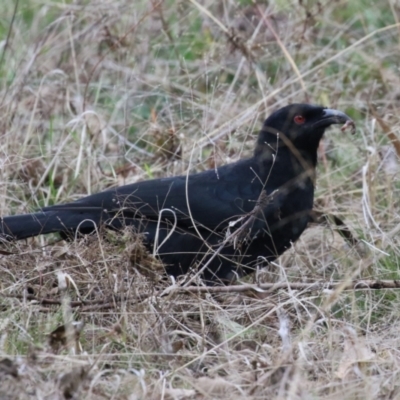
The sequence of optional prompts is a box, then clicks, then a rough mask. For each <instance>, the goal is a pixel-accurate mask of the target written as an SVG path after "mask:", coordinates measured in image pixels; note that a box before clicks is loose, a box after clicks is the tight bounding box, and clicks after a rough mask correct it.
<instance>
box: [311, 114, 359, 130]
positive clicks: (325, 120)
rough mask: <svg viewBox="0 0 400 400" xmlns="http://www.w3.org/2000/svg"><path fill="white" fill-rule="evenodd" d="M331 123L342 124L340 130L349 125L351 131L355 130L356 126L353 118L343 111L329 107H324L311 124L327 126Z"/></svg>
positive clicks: (318, 126)
mask: <svg viewBox="0 0 400 400" xmlns="http://www.w3.org/2000/svg"><path fill="white" fill-rule="evenodd" d="M333 124H343V126H342V131H343V130H345V129H347V128H348V127H351V133H354V132H355V129H356V126H355V124H354V122H353V120H352V119H351V118H350V117H349V116H348V115H346V114H345V113H344V112H341V111H338V110H334V109H331V108H325V109H324V110H323V113H322V116H321V118H320V119H319V120H318V121H317V122H316V123H315V124H314V125H313V127H315V128H320V127H323V128H327V127H328V126H330V125H333Z"/></svg>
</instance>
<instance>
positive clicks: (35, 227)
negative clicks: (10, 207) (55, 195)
mask: <svg viewBox="0 0 400 400" xmlns="http://www.w3.org/2000/svg"><path fill="white" fill-rule="evenodd" d="M55 208H56V207H55ZM102 217H104V215H103V213H102V212H101V210H100V209H99V208H96V207H95V208H93V209H91V210H90V211H89V212H88V210H87V209H86V210H85V211H84V212H82V210H71V209H69V210H68V209H64V210H57V209H55V210H52V207H49V210H43V211H41V212H37V213H33V214H22V215H13V216H8V217H3V218H0V239H5V240H21V239H26V238H29V237H33V236H38V235H43V234H47V233H55V232H63V233H70V234H71V233H74V232H75V231H77V230H79V232H82V233H89V232H91V231H93V230H94V229H95V226H98V225H99V223H100V222H101V219H102Z"/></svg>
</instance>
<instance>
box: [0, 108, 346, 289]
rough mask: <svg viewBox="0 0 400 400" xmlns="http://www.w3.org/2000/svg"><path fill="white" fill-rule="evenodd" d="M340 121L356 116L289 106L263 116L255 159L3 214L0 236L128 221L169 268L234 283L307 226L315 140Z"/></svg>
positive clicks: (84, 229)
mask: <svg viewBox="0 0 400 400" xmlns="http://www.w3.org/2000/svg"><path fill="white" fill-rule="evenodd" d="M296 118H297V119H296ZM303 119H304V121H303ZM296 121H297V122H296ZM335 123H340V124H341V123H350V124H353V123H352V121H351V120H350V118H349V117H348V116H346V115H345V114H343V113H341V112H339V111H336V110H330V109H325V108H323V107H319V106H311V105H304V104H294V105H290V106H287V107H284V108H282V109H280V110H278V111H276V112H275V113H273V114H272V115H271V116H270V117H269V118H268V119H267V120H266V121H265V123H264V125H263V128H262V130H261V132H260V134H259V136H258V140H257V144H256V148H255V151H254V155H253V157H251V158H248V159H243V160H240V161H237V162H235V163H232V164H227V165H224V166H221V167H218V168H215V169H212V170H207V171H204V172H200V173H196V174H190V175H187V176H177V177H171V178H161V179H154V180H148V181H143V182H138V183H134V184H131V185H126V186H121V187H117V188H113V189H109V190H106V191H104V192H100V193H97V194H94V195H90V196H87V197H84V198H82V199H80V200H77V201H75V202H72V203H67V204H60V205H55V206H50V207H45V208H43V209H42V210H40V211H39V212H37V213H33V214H26V215H16V216H7V217H4V218H2V219H1V221H0V222H1V224H0V237H1V238H3V239H4V238H7V239H8V240H9V239H11V240H20V239H25V238H28V237H32V236H37V235H40V234H46V233H52V232H60V233H62V234H64V235H68V234H70V235H71V234H74V233H76V232H79V233H82V234H87V233H90V232H93V230H94V229H95V226H102V225H105V226H109V227H111V228H113V229H121V228H123V227H124V226H127V225H129V226H132V227H133V229H135V231H137V232H139V233H142V234H143V235H144V238H145V244H146V245H147V246H148V248H149V249H150V250H152V251H153V252H154V253H155V254H157V255H158V256H159V257H160V258H161V260H162V261H163V263H164V265H165V268H166V272H167V274H170V275H174V276H178V275H181V274H183V273H186V272H187V271H188V270H189V268H190V267H193V266H195V265H197V266H199V267H200V268H201V267H202V266H204V271H203V274H202V276H203V278H204V279H205V280H206V281H208V282H213V283H215V282H218V281H222V282H227V281H231V280H232V279H234V278H235V276H238V275H239V276H242V275H246V274H249V273H251V272H252V271H253V270H254V269H255V267H256V265H258V264H259V263H265V262H266V261H272V260H274V259H275V258H276V257H278V256H279V255H280V254H282V253H283V252H284V251H285V250H286V249H287V248H288V247H290V245H291V243H293V242H295V241H296V240H297V239H298V238H299V236H300V235H301V233H302V232H303V231H304V229H305V228H306V227H307V224H308V220H309V213H310V211H311V209H312V206H313V199H314V180H315V166H316V162H317V161H316V160H317V148H318V144H319V141H320V139H321V138H322V135H323V133H324V131H325V129H326V128H327V127H328V126H330V125H331V124H335ZM229 232H230V236H229Z"/></svg>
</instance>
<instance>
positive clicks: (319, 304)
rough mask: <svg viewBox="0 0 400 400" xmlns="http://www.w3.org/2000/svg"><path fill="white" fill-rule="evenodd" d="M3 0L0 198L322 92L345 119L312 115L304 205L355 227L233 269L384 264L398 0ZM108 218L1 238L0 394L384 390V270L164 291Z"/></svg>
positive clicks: (190, 150) (193, 167)
mask: <svg viewBox="0 0 400 400" xmlns="http://www.w3.org/2000/svg"><path fill="white" fill-rule="evenodd" d="M3 3H4V4H2V15H3V20H2V21H3V22H2V24H0V35H1V40H2V41H1V42H0V46H1V51H2V53H1V54H2V56H1V60H0V62H1V63H0V77H1V80H0V91H1V93H0V94H1V96H0V107H1V114H0V132H1V138H2V140H1V143H0V166H1V177H2V179H1V186H0V191H1V196H0V211H1V215H8V214H12V213H22V212H27V211H31V210H34V209H37V208H38V207H40V206H43V205H49V204H54V203H57V202H64V201H71V200H75V199H77V198H80V197H82V196H84V195H87V194H89V193H93V192H97V191H99V190H102V189H105V188H107V187H110V186H111V185H115V184H119V185H120V184H124V183H131V182H135V181H138V180H142V179H149V178H152V177H158V176H172V175H176V174H181V173H186V172H187V171H188V170H190V171H200V170H203V169H207V168H212V167H214V166H215V165H221V164H223V163H226V162H230V161H233V160H237V159H239V158H240V157H244V156H247V155H249V154H250V153H251V151H252V148H253V143H254V137H255V134H256V130H257V127H259V126H260V124H261V121H262V119H263V118H265V116H266V115H267V114H268V113H269V112H271V111H272V110H274V109H276V108H278V107H280V106H282V105H286V104H288V103H290V102H305V101H309V102H312V103H322V104H326V105H329V106H332V107H335V108H338V109H340V110H343V111H345V112H347V113H348V114H349V115H351V116H352V117H353V118H354V119H355V121H356V123H357V135H356V136H355V137H349V136H347V135H341V134H340V133H331V134H329V135H327V139H326V141H325V143H324V148H325V152H324V154H323V156H322V157H321V162H320V166H319V171H318V172H319V176H318V188H317V197H318V207H319V208H320V209H322V210H323V211H325V212H328V213H334V214H336V215H339V216H340V217H341V218H342V219H343V220H344V221H345V222H346V224H347V225H348V226H349V227H350V229H351V230H352V232H353V233H354V234H355V235H356V236H357V237H358V238H360V239H362V240H363V242H362V243H363V244H362V246H360V248H358V249H353V248H350V247H349V246H348V244H346V243H345V242H344V241H343V239H342V238H341V237H340V236H339V235H338V234H337V233H335V232H334V231H333V230H332V229H331V228H330V227H321V226H318V227H311V228H310V229H308V230H307V232H306V233H304V235H303V236H302V238H301V239H300V240H299V242H298V243H297V244H296V246H295V248H294V249H292V250H291V251H289V252H288V253H286V254H285V255H283V256H282V257H281V258H280V259H279V260H278V261H277V262H276V263H274V265H271V266H270V268H269V269H268V270H267V271H260V273H259V274H258V276H257V277H252V278H251V279H250V281H251V280H254V279H257V280H258V281H260V282H270V281H275V282H305V283H306V282H314V281H316V280H326V281H330V280H332V279H340V280H343V281H346V280H349V279H353V278H371V279H398V278H399V269H400V262H399V260H400V257H399V248H400V246H399V239H398V236H399V231H400V229H399V228H398V227H399V222H400V221H399V220H400V218H399V211H400V205H399V200H398V199H399V188H400V187H399V183H398V176H399V165H398V161H397V157H396V155H395V154H394V151H393V149H394V147H393V146H392V144H391V143H390V140H393V136H390V134H393V133H394V134H397V135H399V127H400V116H399V115H400V112H399V110H400V89H399V88H400V78H399V76H398V67H399V61H398V54H399V48H400V25H399V24H398V21H399V18H400V8H399V6H398V5H397V3H396V2H393V1H389V0H388V1H385V2H370V1H367V0H355V1H340V0H338V1H332V0H331V1H325V0H323V1H318V2H317V1H316V2H305V1H287V2H284V1H279V0H276V1H270V2H269V6H268V7H266V6H265V4H264V3H263V2H260V4H259V5H254V4H253V3H252V2H251V1H246V0H243V1H234V0H228V1H224V2H222V1H221V2H215V1H211V0H201V1H200V0H190V1H179V2H174V1H166V0H165V1H162V0H161V1H159V2H158V1H156V0H155V1H152V2H149V1H144V0H136V1H134V2H131V1H126V0H117V1H113V2H111V1H107V0H99V1H96V2H95V1H91V0H88V1H85V2H73V3H71V2H59V3H58V2H42V1H40V0H39V1H33V0H20V2H19V4H18V8H17V10H16V13H15V18H13V12H14V4H13V3H15V2H3ZM378 3H379V4H378ZM395 3H396V4H395ZM396 24H397V25H396ZM374 118H376V119H374ZM388 130H389V131H388ZM389 139H390V140H389ZM104 235H105V237H103V236H102V237H101V238H98V237H96V236H93V237H88V238H83V239H80V240H78V241H76V242H70V243H64V242H57V243H54V241H55V240H54V239H55V238H43V237H41V238H35V239H32V240H29V241H27V242H21V243H16V244H10V245H9V247H8V248H6V247H2V250H7V251H9V252H11V253H12V254H11V255H1V256H0V257H1V258H0V271H1V291H0V296H1V297H0V312H1V317H0V382H1V383H0V397H1V398H2V399H32V398H39V399H63V398H74V399H82V398H85V399H104V398H110V399H130V400H133V399H227V398H229V399H231V400H233V399H235V400H236V399H278V398H279V399H283V398H290V399H297V398H299V399H300V398H301V399H310V398H313V399H320V398H321V399H322V398H324V399H358V398H360V399H361V398H362V399H395V398H400V386H399V383H398V382H399V373H400V353H399V347H400V343H399V335H398V331H399V329H400V312H399V311H398V310H399V309H400V297H399V293H398V291H397V290H388V289H387V290H377V291H366V290H363V291H343V290H340V289H338V290H336V291H334V292H310V291H306V290H304V291H301V290H281V291H278V292H275V293H273V294H271V293H269V294H268V293H258V294H254V293H235V292H232V293H230V294H226V293H224V294H223V293H220V294H206V293H201V294H200V293H197V294H196V293H190V294H182V293H177V292H169V291H168V288H170V287H171V285H175V284H178V283H179V282H172V281H165V280H162V279H160V276H159V274H158V271H159V269H160V265H159V264H158V262H157V260H155V259H153V258H152V257H151V256H150V255H149V254H147V253H146V251H145V250H144V249H143V246H142V245H141V242H140V238H137V237H133V236H132V235H131V234H130V233H128V232H123V233H122V234H121V235H118V234H115V233H110V232H106V233H104Z"/></svg>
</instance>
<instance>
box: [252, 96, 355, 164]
mask: <svg viewBox="0 0 400 400" xmlns="http://www.w3.org/2000/svg"><path fill="white" fill-rule="evenodd" d="M333 124H342V125H343V128H345V127H347V126H351V127H352V129H353V130H354V122H353V121H352V120H351V118H350V117H349V116H347V115H346V114H345V113H343V112H341V111H338V110H333V109H330V108H326V107H321V106H315V105H311V104H291V105H289V106H286V107H283V108H280V109H279V110H277V111H275V112H274V113H272V114H271V115H270V116H269V117H268V118H267V119H266V120H265V122H264V125H263V127H262V129H261V131H260V133H259V136H258V140H257V147H256V155H257V152H260V151H264V150H266V148H270V149H273V150H274V151H279V150H278V148H282V147H293V148H294V149H296V151H300V152H301V153H304V152H307V153H309V154H310V155H311V156H312V159H314V155H315V159H316V152H317V149H318V145H319V142H320V140H321V138H322V136H323V134H324V132H325V129H326V128H328V127H329V126H331V125H333Z"/></svg>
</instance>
